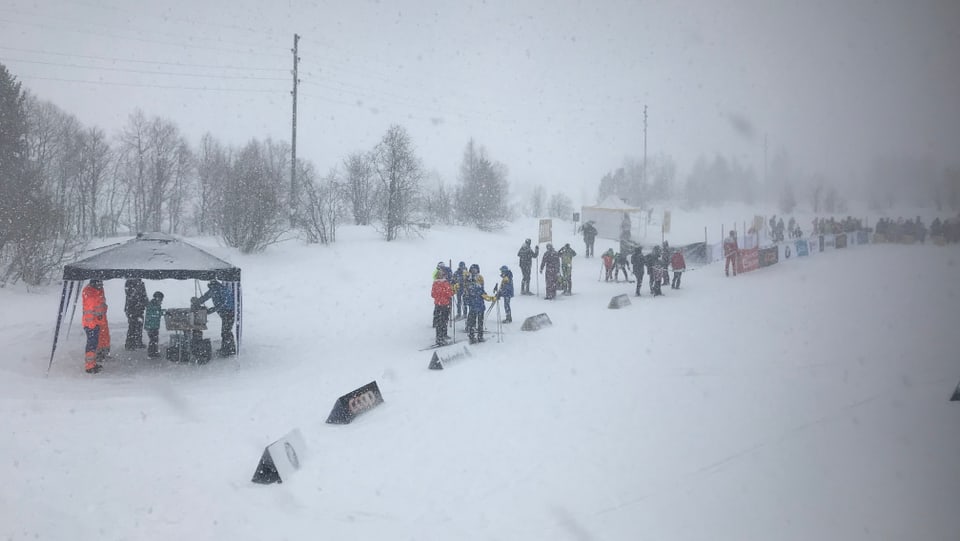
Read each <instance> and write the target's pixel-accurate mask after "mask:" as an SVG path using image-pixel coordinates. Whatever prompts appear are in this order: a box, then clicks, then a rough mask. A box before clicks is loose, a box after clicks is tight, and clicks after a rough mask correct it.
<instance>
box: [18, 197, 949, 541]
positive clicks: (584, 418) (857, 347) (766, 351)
mask: <svg viewBox="0 0 960 541" xmlns="http://www.w3.org/2000/svg"><path fill="white" fill-rule="evenodd" d="M744 217H745V216H744V214H743V213H737V214H735V215H734V216H732V217H731V221H732V220H734V219H743V218H744ZM746 219H749V214H748V215H746ZM709 221H710V222H711V223H709V224H707V223H696V224H692V225H690V226H689V227H688V229H689V233H687V234H686V236H688V237H690V238H683V236H684V234H683V233H677V235H676V237H677V238H675V239H673V238H671V242H672V243H673V244H679V243H683V242H695V241H697V240H702V229H703V227H704V226H707V225H709V226H710V227H711V228H712V229H716V230H717V234H714V235H713V236H718V234H719V229H720V223H719V219H714V218H713V217H710V218H709ZM713 221H717V222H718V223H716V224H713V223H712V222H713ZM683 223H684V221H683V220H678V216H675V217H674V225H675V227H679V228H682V227H683V225H682V224H683ZM804 227H805V228H806V227H807V224H804ZM572 229H573V228H572V225H571V224H556V225H555V227H554V240H555V244H556V245H558V246H559V245H562V244H563V243H564V242H567V241H570V242H571V243H572V245H573V247H574V248H575V249H576V250H577V251H578V252H580V254H581V255H580V256H579V257H577V258H576V259H575V261H574V291H575V295H573V296H570V297H558V299H557V300H555V301H547V300H544V299H542V298H541V297H542V292H543V287H544V286H543V280H542V276H541V278H540V281H539V288H540V292H541V295H540V297H517V298H515V299H514V302H513V311H514V318H513V319H514V323H512V324H509V325H504V334H503V336H502V342H498V341H497V339H496V337H495V336H493V337H490V339H489V340H488V341H487V342H486V343H484V344H480V345H477V346H470V350H471V351H472V353H473V355H472V357H470V358H468V359H465V360H460V361H456V362H452V363H450V364H449V365H448V366H447V369H445V370H442V371H434V370H428V369H427V366H428V364H429V361H430V357H431V354H432V352H431V351H418V349H419V348H422V347H425V346H427V345H428V344H430V343H431V342H432V336H433V331H432V329H431V327H430V321H431V313H432V300H431V298H430V277H431V273H432V271H433V268H434V266H435V264H436V262H437V261H438V260H444V261H447V260H452V262H453V264H454V265H456V264H457V262H458V261H461V260H462V261H465V262H467V264H470V263H477V264H479V265H480V267H481V271H482V274H483V275H484V276H485V277H486V280H487V284H488V288H487V289H488V291H489V290H490V289H492V285H493V283H494V282H495V280H496V278H497V275H498V273H497V270H496V269H497V268H498V267H499V266H500V265H503V264H507V265H509V266H510V267H511V269H513V270H514V272H515V275H516V278H517V281H519V277H520V272H519V268H518V266H517V258H516V256H515V254H516V252H517V249H518V248H519V247H520V245H521V243H522V241H523V239H524V238H527V237H530V238H534V240H536V233H537V228H536V222H535V221H533V220H523V221H519V222H517V223H515V224H511V225H510V226H509V227H508V228H506V229H505V230H503V231H500V232H496V233H482V232H478V231H476V230H472V229H465V228H459V227H457V228H444V227H435V228H433V229H432V230H429V231H426V232H425V233H424V236H423V238H407V239H401V240H400V241H397V242H392V243H386V242H383V241H382V240H380V239H379V238H378V237H377V235H376V233H375V232H373V231H371V230H369V229H365V228H356V227H344V228H342V229H341V230H340V231H339V234H338V239H339V241H338V242H337V243H336V244H334V245H332V246H328V247H323V246H303V245H300V244H297V243H296V242H288V243H284V244H281V245H277V246H273V247H271V248H270V249H268V250H267V252H266V253H265V254H260V255H253V256H242V255H239V254H237V253H236V252H234V251H232V250H229V249H225V248H222V247H218V246H217V245H216V243H215V241H206V242H205V241H204V240H202V239H201V240H195V241H193V242H196V243H197V244H199V245H201V246H205V247H207V248H208V249H209V250H210V251H212V252H213V253H215V254H216V255H218V256H220V257H223V258H225V259H227V260H229V261H231V262H233V263H234V264H237V265H239V266H240V267H242V269H243V287H244V308H245V310H244V335H243V344H242V348H243V349H242V354H241V355H240V356H238V357H237V358H233V359H217V360H215V361H213V362H212V363H210V364H209V365H205V366H192V365H177V364H172V363H169V362H167V361H164V360H150V359H147V358H146V357H145V355H144V353H143V352H142V351H139V352H136V354H135V355H134V356H132V357H129V356H128V354H127V353H125V352H123V351H122V340H123V334H124V332H125V322H124V320H123V314H122V304H123V297H122V282H121V281H118V280H114V281H110V282H107V284H106V290H107V299H108V302H109V303H110V304H111V308H110V320H111V322H112V326H111V328H112V334H113V339H114V344H115V347H114V350H115V356H114V357H115V358H114V359H113V360H111V361H108V362H107V363H106V365H105V370H104V372H102V373H101V374H99V375H96V376H89V375H86V374H84V373H83V369H82V367H83V361H82V357H83V338H82V337H83V333H82V330H81V329H80V326H79V325H80V322H79V317H77V318H76V319H75V320H74V326H73V328H72V329H71V334H70V337H69V338H68V339H66V340H65V341H63V342H62V343H61V347H60V348H59V349H58V352H57V356H56V359H55V361H54V364H53V367H52V369H51V370H50V373H49V375H48V376H45V372H46V369H47V361H48V357H49V353H50V343H51V339H52V334H53V325H54V322H55V316H56V311H57V304H58V301H59V286H58V285H56V284H54V285H52V286H50V287H49V288H44V289H42V290H40V291H25V290H23V289H22V288H17V287H13V288H7V289H0V306H2V307H3V309H2V310H0V346H2V347H3V350H4V352H5V355H4V361H3V362H2V363H0V418H2V419H3V421H2V422H0V430H2V434H0V441H2V442H3V444H2V445H0V472H2V482H0V538H2V539H18V540H19V539H71V540H76V539H138V540H143V539H157V540H169V539H184V540H186V539H224V540H236V539H251V540H253V539H257V540H259V539H321V538H322V539H411V540H412V539H417V540H449V539H457V540H461V539H464V540H466V539H477V540H479V539H484V540H492V539H496V540H506V539H518V540H521V539H522V540H530V539H549V540H561V539H570V540H586V539H596V540H600V539H605V540H613V539H617V540H620V539H630V540H633V539H651V540H653V539H658V540H659V539H670V540H703V539H711V540H716V539H724V540H726V539H730V540H745V539H756V540H764V541H767V540H771V539H778V540H802V541H808V540H810V539H844V540H854V539H864V540H867V539H869V540H877V539H891V540H893V539H897V540H900V539H925V540H945V541H946V540H956V539H957V538H958V535H960V513H957V510H958V509H960V429H958V427H960V403H958V402H949V398H950V394H951V393H952V391H953V389H954V387H955V386H956V385H957V383H958V381H960V359H958V352H960V332H958V330H960V329H958V322H960V302H958V301H960V281H958V280H957V277H958V276H960V273H958V268H960V267H958V261H960V247H958V246H946V247H935V246H931V245H926V246H919V245H917V246H900V245H875V246H855V247H851V248H849V249H847V250H843V251H828V252H824V253H823V254H818V257H810V258H793V259H790V260H789V261H784V262H782V263H781V264H778V265H775V266H773V267H769V268H765V269H761V270H759V271H756V272H753V273H750V274H747V275H742V276H738V277H736V278H725V277H724V276H723V271H722V268H721V267H720V265H717V264H714V265H708V266H705V267H701V268H699V269H696V270H694V271H691V272H688V273H687V274H686V275H685V277H684V281H683V288H682V289H681V290H679V291H675V290H671V289H669V288H666V289H665V290H664V291H665V296H664V297H660V298H652V297H650V296H649V294H648V292H647V290H646V288H645V289H644V294H643V296H642V297H640V298H639V299H638V298H635V297H633V296H632V295H631V297H630V299H631V301H632V304H631V305H630V306H628V307H626V308H624V309H620V310H611V309H608V308H607V304H608V301H609V300H610V298H611V297H612V296H614V295H617V294H621V293H632V284H624V283H619V284H618V283H606V282H602V281H599V280H598V276H599V259H586V258H584V257H583V246H582V243H580V242H579V239H578V238H577V237H574V236H573V234H572ZM677 231H683V229H677ZM668 238H670V237H668ZM716 240H718V239H711V242H715V241H716ZM608 246H613V244H612V243H609V242H605V241H599V242H598V245H597V247H596V252H597V254H600V253H601V252H602V251H603V250H605V249H606V248H607V247H608ZM201 285H203V284H201ZM194 287H195V284H194V283H193V282H174V281H167V282H149V281H148V282H147V290H148V293H151V294H152V292H153V291H156V290H162V291H164V292H165V294H166V301H165V306H166V307H168V308H170V307H178V306H186V302H187V299H188V298H189V296H190V295H191V294H192V293H193V291H194ZM537 287H538V283H537V281H534V289H536V288H537ZM518 289H519V287H518ZM539 313H547V314H548V315H549V317H550V319H551V320H552V321H553V325H552V326H551V327H548V328H545V329H543V330H540V331H537V332H521V331H520V325H521V323H522V321H523V319H524V318H525V317H528V316H532V315H535V314H539ZM211 320H212V323H213V325H212V327H214V328H216V327H218V324H219V321H218V320H217V318H216V317H215V316H211ZM460 325H462V323H461V324H460ZM488 327H495V323H494V322H493V319H492V316H491V319H490V320H489V321H488ZM461 328H462V327H461ZM208 334H209V335H212V336H216V334H217V333H216V332H211V333H208ZM458 338H461V339H462V338H463V335H462V333H461V332H460V330H459V329H458ZM161 341H162V342H166V332H165V331H161ZM462 344H463V343H460V344H457V345H456V346H454V348H459V347H462ZM116 345H119V346H120V347H116ZM451 349H452V348H451ZM373 380H376V381H377V383H378V385H379V387H380V389H381V391H382V393H383V396H384V399H385V403H384V404H383V405H381V406H380V407H378V408H376V409H375V410H373V411H370V412H368V413H366V414H363V415H362V416H360V417H359V418H357V419H356V420H355V421H354V422H353V423H352V424H349V425H330V424H326V423H325V420H326V418H327V415H328V414H329V413H330V410H331V408H332V407H333V405H334V402H335V401H336V399H337V398H338V397H339V396H341V395H343V394H345V393H347V392H349V391H351V390H353V389H355V388H357V387H360V386H361V385H364V384H366V383H368V382H370V381H373ZM293 428H299V430H300V431H301V433H302V434H303V437H304V439H305V441H306V445H307V447H308V454H307V456H306V457H303V458H302V469H301V470H300V471H298V472H296V474H295V475H294V476H292V477H291V478H289V479H287V480H285V482H284V483H282V484H274V485H267V486H264V485H259V484H254V483H251V482H250V479H251V477H252V475H253V472H254V469H255V467H256V465H257V462H258V460H259V458H260V454H261V452H262V451H263V448H264V446H265V445H267V444H269V443H270V442H272V441H274V440H276V439H277V438H279V437H281V436H283V435H284V434H285V433H287V432H288V431H290V430H291V429H293Z"/></svg>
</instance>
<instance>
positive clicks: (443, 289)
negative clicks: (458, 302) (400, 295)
mask: <svg viewBox="0 0 960 541" xmlns="http://www.w3.org/2000/svg"><path fill="white" fill-rule="evenodd" d="M453 295H454V292H453V285H451V284H450V269H448V268H446V267H443V268H440V269H438V270H437V273H436V275H435V276H434V280H433V287H432V288H431V289H430V296H431V297H433V327H434V328H435V329H436V330H437V345H438V346H442V345H444V344H446V343H447V340H448V339H449V338H450V336H448V335H447V325H448V324H449V322H450V299H451V298H452V297H453Z"/></svg>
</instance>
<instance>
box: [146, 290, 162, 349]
mask: <svg viewBox="0 0 960 541" xmlns="http://www.w3.org/2000/svg"><path fill="white" fill-rule="evenodd" d="M161 317H163V293H161V292H159V291H155V292H154V293H153V299H151V300H150V302H148V303H147V310H146V314H145V316H144V320H143V328H144V329H146V330H147V339H148V341H149V344H148V345H147V357H159V356H160V318H161Z"/></svg>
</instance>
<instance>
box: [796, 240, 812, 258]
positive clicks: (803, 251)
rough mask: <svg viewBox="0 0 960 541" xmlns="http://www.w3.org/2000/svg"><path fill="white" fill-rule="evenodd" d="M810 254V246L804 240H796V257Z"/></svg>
mask: <svg viewBox="0 0 960 541" xmlns="http://www.w3.org/2000/svg"><path fill="white" fill-rule="evenodd" d="M808 255H810V247H809V246H808V244H807V241H805V240H798V241H797V257H804V256H808Z"/></svg>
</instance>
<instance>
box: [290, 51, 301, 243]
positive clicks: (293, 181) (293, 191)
mask: <svg viewBox="0 0 960 541" xmlns="http://www.w3.org/2000/svg"><path fill="white" fill-rule="evenodd" d="M299 42H300V35H299V34H294V35H293V49H291V50H292V51H293V90H292V91H291V92H290V94H292V95H293V123H292V124H291V126H292V131H293V133H292V134H291V135H290V225H291V226H296V225H297V86H298V85H299V84H300V79H299V78H298V77H297V64H298V63H299V62H300V57H299V56H298V55H297V44H298V43H299Z"/></svg>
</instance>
